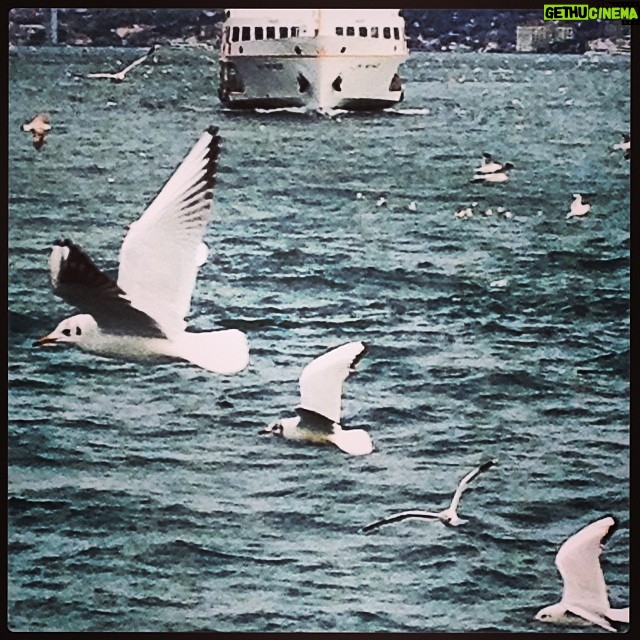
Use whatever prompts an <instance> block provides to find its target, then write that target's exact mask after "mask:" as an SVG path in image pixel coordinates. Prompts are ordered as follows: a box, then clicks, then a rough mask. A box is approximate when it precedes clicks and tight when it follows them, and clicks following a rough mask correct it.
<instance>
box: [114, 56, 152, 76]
mask: <svg viewBox="0 0 640 640" xmlns="http://www.w3.org/2000/svg"><path fill="white" fill-rule="evenodd" d="M148 57H149V53H145V54H144V55H143V56H142V57H141V58H138V59H137V60H134V61H133V62H132V63H131V64H130V65H129V66H127V67H125V68H124V69H123V70H122V71H121V72H120V73H122V74H123V75H124V74H125V73H129V71H131V69H133V68H134V67H137V66H138V65H139V64H142V63H143V62H144V61H145V60H146V59H147V58H148Z"/></svg>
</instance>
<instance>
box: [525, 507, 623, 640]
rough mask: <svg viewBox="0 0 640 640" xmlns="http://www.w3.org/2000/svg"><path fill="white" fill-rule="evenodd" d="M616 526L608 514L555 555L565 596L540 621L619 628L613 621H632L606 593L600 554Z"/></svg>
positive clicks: (547, 609) (607, 628)
mask: <svg viewBox="0 0 640 640" xmlns="http://www.w3.org/2000/svg"><path fill="white" fill-rule="evenodd" d="M616 527H617V523H616V521H615V519H614V518H612V517H611V516H607V517H606V518H602V519H600V520H597V521H596V522H592V523H591V524H589V525H587V526H586V527H584V528H583V529H581V530H580V531H578V533H575V534H574V535H572V536H571V537H570V538H568V539H567V540H566V541H565V542H564V543H563V544H562V546H561V547H560V550H559V551H558V554H557V555H556V566H557V567H558V571H559V572H560V575H561V576H562V580H563V582H564V587H563V590H562V599H561V600H560V602H558V603H556V604H552V605H550V606H548V607H545V608H544V609H540V611H538V613H537V614H536V616H535V619H536V620H540V621H541V622H552V623H555V624H573V625H580V626H582V625H598V626H600V627H602V628H603V629H606V630H607V631H614V632H615V631H617V629H616V628H615V627H614V626H613V625H612V624H611V622H625V623H628V622H629V608H628V607H627V608H625V609H612V608H611V605H610V604H609V597H608V596H607V585H606V583H605V581H604V575H603V573H602V567H601V566H600V554H601V553H602V548H603V547H602V545H603V543H604V542H606V540H608V539H609V537H610V536H611V535H612V533H613V531H614V530H615V528H616Z"/></svg>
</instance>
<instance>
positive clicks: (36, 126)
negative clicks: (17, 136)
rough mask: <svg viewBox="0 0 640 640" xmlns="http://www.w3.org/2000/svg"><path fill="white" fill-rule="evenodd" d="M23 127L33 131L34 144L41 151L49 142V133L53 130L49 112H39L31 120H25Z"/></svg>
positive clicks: (25, 129) (29, 131)
mask: <svg viewBox="0 0 640 640" xmlns="http://www.w3.org/2000/svg"><path fill="white" fill-rule="evenodd" d="M21 128H22V130H23V131H26V132H28V133H31V136H32V142H33V146H34V147H35V148H36V149H37V150H38V151H40V149H42V147H43V146H44V145H45V143H46V142H47V134H48V133H49V131H51V117H50V116H49V114H48V113H39V114H38V115H37V116H36V117H35V118H34V119H33V120H31V122H25V123H24V124H23V125H22V127H21Z"/></svg>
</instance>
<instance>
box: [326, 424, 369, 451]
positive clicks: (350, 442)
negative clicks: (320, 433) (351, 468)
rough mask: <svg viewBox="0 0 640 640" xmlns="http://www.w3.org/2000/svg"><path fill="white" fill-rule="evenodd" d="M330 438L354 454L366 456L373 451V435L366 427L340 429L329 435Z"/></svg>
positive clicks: (338, 445) (339, 446)
mask: <svg viewBox="0 0 640 640" xmlns="http://www.w3.org/2000/svg"><path fill="white" fill-rule="evenodd" d="M329 440H331V442H333V444H335V445H336V446H337V447H338V448H339V449H342V451H344V452H345V453H348V454H349V455H352V456H364V455H367V454H368V453H371V452H372V451H373V441H372V440H371V436H370V435H369V434H368V433H367V432H366V431H364V429H349V430H347V431H338V432H337V433H334V434H333V435H331V436H329Z"/></svg>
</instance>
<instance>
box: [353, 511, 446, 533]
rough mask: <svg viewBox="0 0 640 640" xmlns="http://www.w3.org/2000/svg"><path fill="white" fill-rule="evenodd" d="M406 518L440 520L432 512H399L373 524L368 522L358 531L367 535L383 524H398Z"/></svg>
mask: <svg viewBox="0 0 640 640" xmlns="http://www.w3.org/2000/svg"><path fill="white" fill-rule="evenodd" d="M407 518H421V519H423V520H424V519H426V520H438V519H439V518H440V514H439V513H434V512H432V511H419V510H416V509H414V510H412V511H401V512H400V513H394V514H393V515H390V516H387V517H386V518H381V519H380V520H376V521H375V522H370V523H369V524H366V525H365V526H364V527H362V528H361V529H360V531H361V532H362V533H368V532H369V531H373V530H374V529H377V528H378V527H382V526H383V525H385V524H391V523H393V522H400V520H406V519H407Z"/></svg>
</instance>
